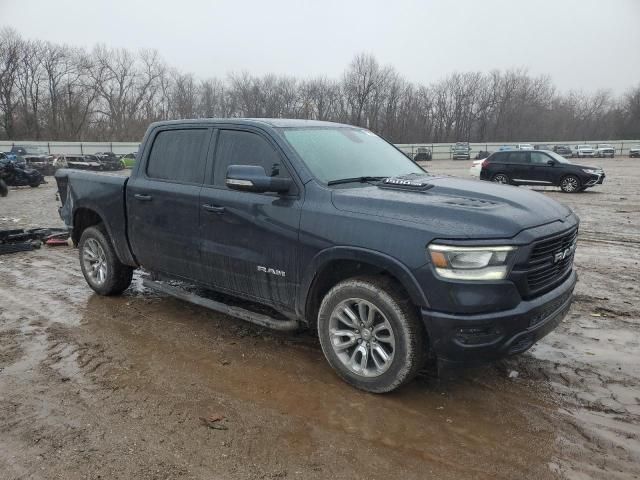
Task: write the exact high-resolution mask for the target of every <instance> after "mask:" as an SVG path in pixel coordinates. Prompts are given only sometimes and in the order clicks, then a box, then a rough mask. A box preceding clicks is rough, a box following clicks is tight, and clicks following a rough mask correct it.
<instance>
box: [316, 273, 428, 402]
mask: <svg viewBox="0 0 640 480" xmlns="http://www.w3.org/2000/svg"><path fill="white" fill-rule="evenodd" d="M318 336H319V338H320V344H321V345H322V351H323V352H324V355H325V357H326V359H327V361H328V362H329V364H330V365H331V366H332V367H333V368H334V370H335V371H336V373H337V374H338V375H339V376H340V377H341V378H342V379H343V380H345V381H346V382H347V383H349V384H351V385H353V386H354V387H356V388H359V389H361V390H365V391H367V392H373V393H384V392H390V391H392V390H395V389H396V388H398V387H400V386H401V385H403V384H405V383H407V382H409V381H410V380H411V379H412V378H413V377H415V375H416V374H417V373H418V371H419V369H420V368H421V367H422V365H423V364H424V359H425V358H426V353H427V348H428V346H427V341H426V334H425V331H424V326H423V325H422V323H421V322H420V320H419V319H418V315H417V312H416V310H415V308H414V307H413V305H412V304H411V302H410V300H409V298H407V296H406V295H404V294H403V293H401V292H400V291H399V289H398V287H397V286H396V284H395V283H394V282H393V281H391V280H389V279H386V278H384V277H358V278H351V279H348V280H344V281H342V282H340V283H339V284H337V285H336V286H335V287H333V288H332V289H331V290H330V291H329V293H327V295H326V296H325V298H324V299H323V301H322V304H321V306H320V311H319V313H318Z"/></svg>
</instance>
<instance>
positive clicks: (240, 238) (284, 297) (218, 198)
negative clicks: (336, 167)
mask: <svg viewBox="0 0 640 480" xmlns="http://www.w3.org/2000/svg"><path fill="white" fill-rule="evenodd" d="M229 165H260V166H262V167H264V169H265V171H266V172H267V175H271V176H274V177H286V178H293V177H292V173H291V172H292V170H291V169H290V168H289V166H288V165H287V163H286V159H285V158H284V155H283V154H282V152H281V151H280V150H279V148H278V147H277V145H276V144H275V142H273V140H272V139H271V138H270V137H269V136H268V135H266V134H264V133H263V132H261V131H260V130H258V129H252V128H250V127H243V128H240V127H238V128H234V127H225V128H223V129H220V130H219V131H218V132H217V140H216V147H215V155H214V157H213V158H212V160H211V161H210V162H209V166H208V167H207V170H208V175H207V182H206V185H205V186H204V187H203V189H202V193H201V196H200V208H201V210H200V249H201V255H202V266H203V269H204V271H205V273H206V278H204V279H203V281H205V282H206V283H208V284H211V285H213V286H215V287H216V288H218V289H223V290H225V291H228V292H231V293H235V294H239V295H241V296H244V297H248V298H251V299H256V300H258V301H261V302H264V303H269V304H272V305H275V306H284V307H285V308H289V309H293V307H294V299H295V292H296V289H297V285H298V268H297V267H298V255H299V252H298V229H299V224H300V211H301V205H302V199H301V198H300V196H299V194H298V192H301V185H300V184H297V185H295V186H294V188H293V189H292V190H291V192H290V194H288V195H277V194H274V193H252V192H240V191H236V190H230V189H229V188H227V186H226V185H225V177H226V172H227V167H228V166H229ZM294 183H296V180H295V179H294Z"/></svg>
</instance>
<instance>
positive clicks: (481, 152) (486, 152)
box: [474, 150, 491, 160]
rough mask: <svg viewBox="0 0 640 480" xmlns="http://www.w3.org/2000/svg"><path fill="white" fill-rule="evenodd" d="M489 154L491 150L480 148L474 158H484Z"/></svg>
mask: <svg viewBox="0 0 640 480" xmlns="http://www.w3.org/2000/svg"><path fill="white" fill-rule="evenodd" d="M489 155H491V152H488V151H486V150H480V151H479V152H478V153H476V156H475V157H474V158H475V159H476V160H483V159H485V158H487V157H488V156H489Z"/></svg>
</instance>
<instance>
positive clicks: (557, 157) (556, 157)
mask: <svg viewBox="0 0 640 480" xmlns="http://www.w3.org/2000/svg"><path fill="white" fill-rule="evenodd" d="M545 153H546V154H547V155H549V156H550V157H551V158H553V159H554V160H555V161H556V162H558V163H571V162H570V161H569V160H567V159H566V158H564V157H563V156H562V155H558V154H557V153H556V152H552V151H549V150H546V151H545Z"/></svg>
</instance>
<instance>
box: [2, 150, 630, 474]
mask: <svg viewBox="0 0 640 480" xmlns="http://www.w3.org/2000/svg"><path fill="white" fill-rule="evenodd" d="M590 163H597V164H600V165H602V166H603V167H604V168H605V171H606V173H607V180H606V182H605V184H604V185H603V186H600V187H598V188H594V189H592V190H590V191H587V192H585V193H582V194H575V195H565V194H562V193H560V192H558V191H556V190H553V189H547V191H544V192H543V194H545V195H549V196H551V197H553V198H555V199H557V200H559V201H561V202H563V203H565V204H567V205H569V206H571V208H573V209H574V210H575V211H576V212H577V213H578V215H579V216H580V217H581V219H582V224H581V232H580V237H579V243H578V250H577V254H576V269H577V271H578V274H579V278H580V280H579V283H578V286H577V291H576V293H577V296H576V300H575V303H574V304H573V306H572V309H571V312H570V314H569V315H568V316H567V318H566V319H565V321H564V322H563V323H562V324H561V326H560V327H559V328H558V329H557V330H556V331H555V332H553V333H552V334H550V335H549V336H548V337H546V338H545V339H543V340H542V341H541V342H540V343H538V344H537V345H536V346H535V347H534V348H533V349H531V350H530V351H529V352H527V353H525V354H523V355H521V356H519V357H516V358H512V359H509V360H506V361H503V362H500V363H498V364H495V365H491V366H486V367H482V368H477V369H473V370H465V371H462V372H459V373H458V374H456V375H454V376H449V377H447V378H442V379H439V378H436V377H434V376H433V375H430V374H428V373H425V374H423V375H421V376H420V377H419V378H418V379H417V380H416V381H415V382H413V383H412V384H410V385H409V386H408V387H406V388H404V389H402V390H400V391H398V392H396V393H393V394H389V395H384V396H376V395H370V394H366V393H363V392H359V391H357V390H354V389H353V388H350V387H349V386H347V385H346V384H344V383H342V382H341V381H340V380H339V379H338V378H337V377H336V376H335V375H334V374H333V373H332V371H331V370H330V368H329V366H328V365H327V363H326V362H325V361H324V358H323V355H322V352H321V350H320V348H319V344H318V342H317V341H316V340H315V339H314V338H313V337H312V336H310V335H309V334H307V333H304V332H303V333H299V334H294V335H292V334H278V333H273V332H271V331H268V330H265V329H262V328H259V327H255V326H252V325H249V324H245V323H243V322H241V321H237V320H234V319H231V318H228V317H225V316H224V315H219V314H216V313H212V312H210V311H207V310H204V309H202V308H198V307H195V306H191V305H189V304H186V303H183V302H180V301H178V300H174V299H172V298H169V297H165V296H162V295H157V294H155V293H152V292H150V291H147V290H145V289H144V288H143V287H142V286H141V285H140V281H139V278H137V279H136V281H135V282H134V286H132V288H130V289H129V290H128V291H127V292H126V294H125V295H124V296H122V297H117V298H104V297H100V296H97V295H95V294H94V293H92V291H91V290H90V289H89V288H88V287H87V285H86V284H85V282H84V279H83V278H82V275H81V273H80V268H79V266H78V260H77V251H76V250H74V249H72V248H70V247H55V248H43V249H41V250H39V251H34V252H27V253H19V254H13V255H3V256H0V478H1V479H26V478H29V479H31V478H33V479H65V480H72V479H80V478H83V479H84V478H88V479H99V478H104V479H106V478H109V479H111V478H118V479H135V480H137V479H174V478H185V479H217V478H220V479H245V478H248V479H254V478H300V479H316V478H332V479H360V478H362V479H365V478H366V479H378V478H380V479H382V478H384V479H389V478H404V479H418V478H420V479H424V478H437V479H466V478H473V479H482V478H508V479H523V478H532V479H533V478H535V479H545V478H569V479H586V478H602V479H637V478H640V282H639V280H640V265H639V262H640V222H639V221H638V220H640V193H639V192H640V160H637V159H631V160H630V159H614V160H600V161H597V162H596V161H591V162H590ZM469 164H470V162H453V161H435V162H430V163H429V164H428V166H427V168H429V169H430V170H431V171H433V172H438V173H447V174H452V175H460V176H466V175H467V170H468V167H469ZM50 182H51V183H49V184H48V185H45V186H42V187H40V188H38V189H29V188H26V189H14V190H12V191H11V192H10V194H9V197H7V198H4V199H0V228H9V227H11V226H59V225H60V220H59V219H58V216H57V212H56V207H57V205H56V201H55V198H54V195H55V188H54V183H53V181H52V180H51V179H50ZM211 416H213V417H216V418H217V417H220V416H222V417H224V418H223V419H222V420H220V421H217V422H214V423H210V424H209V425H211V426H213V427H216V428H210V426H208V425H207V424H205V423H204V422H203V421H202V420H201V417H203V418H207V417H211Z"/></svg>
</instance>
